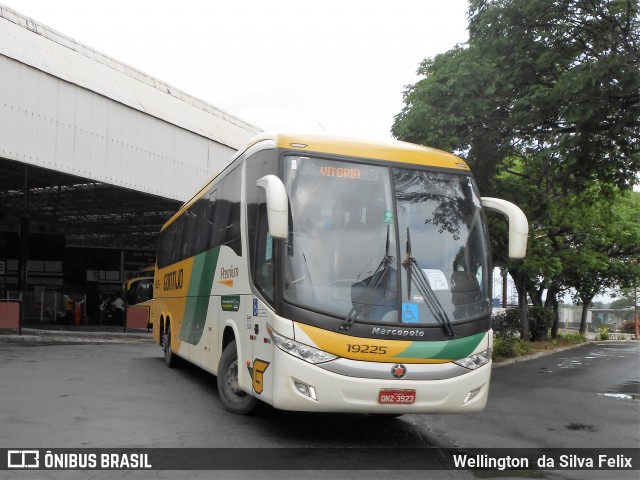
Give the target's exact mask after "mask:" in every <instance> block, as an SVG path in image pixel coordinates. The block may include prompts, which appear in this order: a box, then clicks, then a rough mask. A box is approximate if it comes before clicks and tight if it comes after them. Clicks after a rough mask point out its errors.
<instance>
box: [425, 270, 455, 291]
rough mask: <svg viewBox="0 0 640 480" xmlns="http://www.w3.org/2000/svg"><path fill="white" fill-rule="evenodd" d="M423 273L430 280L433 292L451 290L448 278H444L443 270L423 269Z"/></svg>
mask: <svg viewBox="0 0 640 480" xmlns="http://www.w3.org/2000/svg"><path fill="white" fill-rule="evenodd" d="M422 271H423V272H424V274H425V275H426V276H427V279H428V280H429V285H430V286H431V290H449V283H447V277H445V276H444V273H443V272H442V270H430V269H428V268H423V269H422Z"/></svg>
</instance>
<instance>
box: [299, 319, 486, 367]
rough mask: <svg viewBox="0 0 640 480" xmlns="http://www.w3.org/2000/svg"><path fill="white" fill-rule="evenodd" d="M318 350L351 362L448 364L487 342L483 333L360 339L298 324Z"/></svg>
mask: <svg viewBox="0 0 640 480" xmlns="http://www.w3.org/2000/svg"><path fill="white" fill-rule="evenodd" d="M297 326H298V327H300V329H301V330H302V331H303V332H304V333H305V334H306V335H307V336H308V337H309V339H310V340H311V341H312V342H313V343H314V344H315V346H317V347H318V348H320V349H322V350H324V351H325V352H329V353H332V354H334V355H338V356H340V357H343V358H350V359H353V360H365V361H370V362H371V361H375V362H402V363H447V362H451V361H454V360H459V359H461V358H464V357H467V356H468V355H470V354H472V353H473V351H474V350H475V349H476V348H477V347H478V345H480V343H481V342H483V341H486V335H487V333H486V332H482V333H478V334H476V335H471V336H469V337H464V338H456V339H453V340H442V341H434V342H428V341H427V342H425V341H412V340H411V339H410V338H406V339H405V340H386V339H384V340H383V339H373V338H359V337H351V336H349V335H343V334H341V333H335V332H330V331H327V330H323V329H320V328H316V327H312V326H310V325H304V324H297Z"/></svg>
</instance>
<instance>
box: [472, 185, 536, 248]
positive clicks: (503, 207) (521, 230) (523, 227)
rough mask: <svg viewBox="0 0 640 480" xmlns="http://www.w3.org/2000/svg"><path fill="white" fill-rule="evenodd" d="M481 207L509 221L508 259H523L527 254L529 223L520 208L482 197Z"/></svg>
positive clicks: (495, 199)
mask: <svg viewBox="0 0 640 480" xmlns="http://www.w3.org/2000/svg"><path fill="white" fill-rule="evenodd" d="M482 206H483V207H484V208H486V209H487V210H491V211H494V212H498V213H501V214H502V215H504V216H506V217H507V219H508V220H509V258H524V257H525V256H526V254H527V237H528V236H529V222H528V221H527V217H526V215H525V214H524V212H523V211H522V210H520V207H518V206H517V205H514V204H513V203H511V202H507V201H506V200H502V199H500V198H491V197H482Z"/></svg>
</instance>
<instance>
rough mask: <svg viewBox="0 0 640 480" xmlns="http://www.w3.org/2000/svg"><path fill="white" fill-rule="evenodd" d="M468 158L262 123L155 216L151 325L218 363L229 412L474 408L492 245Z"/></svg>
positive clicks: (517, 234) (168, 352)
mask: <svg viewBox="0 0 640 480" xmlns="http://www.w3.org/2000/svg"><path fill="white" fill-rule="evenodd" d="M485 210H494V211H498V212H500V213H502V214H504V215H505V216H506V217H507V218H508V221H509V234H510V238H509V242H510V243H509V255H510V256H511V257H512V258H522V257H524V254H525V250H526V244H527V234H528V225H527V219H526V217H525V216H524V214H523V213H522V211H521V210H520V209H519V208H518V207H516V206H515V205H513V204H512V203H509V202H506V201H504V200H500V199H494V198H481V197H480V195H479V193H478V190H477V188H476V185H475V183H474V180H473V178H472V176H471V172H470V170H469V167H468V166H467V165H466V164H465V162H464V161H462V160H461V159H460V158H458V157H456V156H454V155H451V154H449V153H445V152H441V151H438V150H434V149H430V148H425V147H421V146H417V145H412V144H408V143H403V142H387V143H372V142H363V141H354V140H347V139H340V138H331V137H323V136H302V135H293V134H274V135H270V134H263V135H260V136H258V137H256V138H255V139H253V140H252V141H251V142H250V143H249V145H248V147H247V148H246V150H244V151H242V152H240V153H238V154H237V155H236V156H235V157H234V158H233V159H232V160H231V162H230V164H229V165H228V166H227V167H226V168H225V169H224V170H223V171H222V172H220V173H219V174H218V175H216V176H215V177H213V178H212V179H211V181H209V182H208V183H207V184H206V185H205V186H204V187H203V188H202V189H201V190H200V191H199V192H197V193H196V195H195V196H194V197H193V198H192V199H191V200H189V201H188V202H187V203H185V205H184V206H183V207H182V208H181V209H180V210H179V211H178V212H177V213H176V214H175V215H174V216H173V217H172V218H171V219H170V220H169V221H168V222H167V223H166V224H165V225H164V227H163V228H162V230H161V232H160V236H159V242H158V256H157V264H156V270H155V280H154V282H155V289H154V292H155V299H154V301H153V310H154V312H153V322H154V326H153V334H154V338H155V340H156V342H157V343H158V344H160V345H162V347H163V349H164V356H165V360H166V363H167V364H168V365H169V366H170V367H171V366H174V365H175V364H176V362H177V361H179V360H186V361H188V362H191V363H193V364H195V365H198V366H199V367H201V368H203V369H205V370H207V371H209V372H211V373H212V374H213V375H215V376H216V377H217V384H218V390H219V395H220V400H221V402H222V404H223V406H224V408H226V409H227V410H229V411H231V412H234V413H240V414H244V413H248V412H249V411H251V410H252V408H253V407H254V406H255V405H256V403H257V401H259V400H261V401H263V402H266V403H268V404H270V405H273V406H274V407H276V408H279V409H286V410H298V411H323V412H361V413H371V414H383V415H384V414H386V415H390V416H395V415H401V414H404V413H427V412H451V413H462V412H476V411H479V410H482V409H483V408H484V406H485V403H486V400H487V394H488V389H489V379H490V372H491V350H492V344H493V340H492V330H491V281H490V276H491V271H492V267H491V260H490V249H489V239H488V236H487V227H486V221H485V214H484V212H485Z"/></svg>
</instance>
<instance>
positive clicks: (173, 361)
mask: <svg viewBox="0 0 640 480" xmlns="http://www.w3.org/2000/svg"><path fill="white" fill-rule="evenodd" d="M162 349H163V350H164V362H165V363H166V364H167V366H168V367H169V368H175V367H177V366H178V361H179V359H178V356H177V355H176V354H175V353H173V352H172V351H171V324H170V323H167V326H166V327H165V329H164V334H163V335H162Z"/></svg>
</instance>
